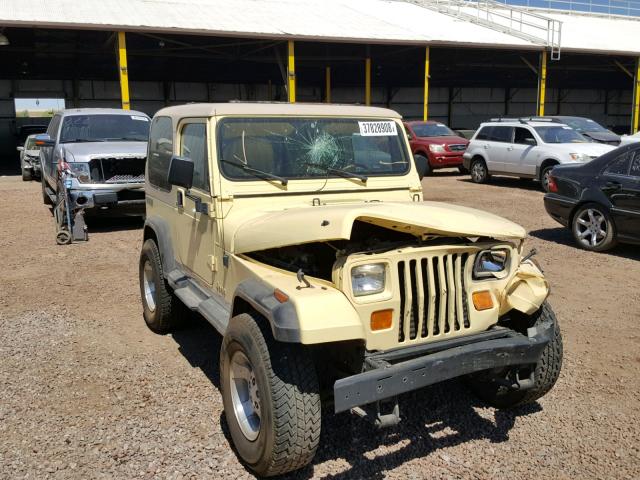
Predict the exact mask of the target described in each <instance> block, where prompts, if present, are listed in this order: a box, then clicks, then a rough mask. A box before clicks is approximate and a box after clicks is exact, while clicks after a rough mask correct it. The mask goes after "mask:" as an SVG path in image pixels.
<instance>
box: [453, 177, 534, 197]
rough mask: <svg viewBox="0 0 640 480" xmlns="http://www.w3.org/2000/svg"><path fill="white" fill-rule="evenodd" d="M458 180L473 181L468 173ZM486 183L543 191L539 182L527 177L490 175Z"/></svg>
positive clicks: (494, 185) (502, 186) (495, 185)
mask: <svg viewBox="0 0 640 480" xmlns="http://www.w3.org/2000/svg"><path fill="white" fill-rule="evenodd" d="M458 181H459V182H466V183H473V182H472V181H471V179H470V178H469V176H468V175H467V176H466V177H465V178H460V179H458ZM487 185H491V186H493V187H501V188H520V189H522V190H530V191H533V192H540V193H544V192H543V191H542V188H541V187H540V182H536V181H534V180H532V179H528V178H515V177H492V178H491V180H490V181H489V183H487Z"/></svg>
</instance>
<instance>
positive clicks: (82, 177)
mask: <svg viewBox="0 0 640 480" xmlns="http://www.w3.org/2000/svg"><path fill="white" fill-rule="evenodd" d="M67 165H69V170H71V173H73V174H74V175H75V177H76V178H77V179H78V181H79V182H80V183H90V182H91V172H90V170H89V164H88V163H82V162H68V163H67Z"/></svg>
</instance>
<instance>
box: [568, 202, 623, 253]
mask: <svg viewBox="0 0 640 480" xmlns="http://www.w3.org/2000/svg"><path fill="white" fill-rule="evenodd" d="M571 233H572V234H573V238H574V240H575V241H576V243H577V244H578V246H579V247H580V248H584V249H585V250H590V251H592V252H603V251H605V250H609V249H611V248H613V247H615V246H616V243H617V242H616V232H615V226H614V225H613V220H611V216H610V215H609V212H608V211H607V209H606V208H604V207H602V206H601V205H598V204H597V203H586V204H584V205H582V206H580V207H579V208H578V210H577V211H576V213H575V214H574V215H573V217H572V219H571Z"/></svg>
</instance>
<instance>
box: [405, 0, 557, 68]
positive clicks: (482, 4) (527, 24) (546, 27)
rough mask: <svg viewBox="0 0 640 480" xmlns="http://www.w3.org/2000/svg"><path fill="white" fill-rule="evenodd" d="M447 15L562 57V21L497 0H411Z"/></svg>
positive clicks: (553, 57) (553, 56) (555, 57)
mask: <svg viewBox="0 0 640 480" xmlns="http://www.w3.org/2000/svg"><path fill="white" fill-rule="evenodd" d="M412 3H415V4H417V5H421V6H423V7H425V8H429V9H430V10H435V11H437V12H439V13H443V14H445V15H450V16H452V17H456V18H460V19H463V20H466V21H468V22H471V23H476V24H478V25H482V26H484V27H487V28H491V29H493V30H496V31H499V32H502V33H506V34H509V35H513V36H514V37H518V38H522V39H523V40H528V41H530V42H532V43H536V44H538V45H544V46H546V47H548V48H549V49H550V50H551V59H552V60H560V41H561V37H562V22H561V21H559V20H556V19H554V18H551V17H546V16H544V15H540V14H539V13H534V12H531V11H529V10H525V9H522V8H519V7H515V6H512V5H507V4H505V3H501V2H499V1H495V0H412Z"/></svg>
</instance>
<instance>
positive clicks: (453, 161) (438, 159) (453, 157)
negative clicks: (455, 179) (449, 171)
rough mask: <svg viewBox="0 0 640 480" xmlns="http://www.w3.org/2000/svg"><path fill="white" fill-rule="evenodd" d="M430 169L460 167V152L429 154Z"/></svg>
mask: <svg viewBox="0 0 640 480" xmlns="http://www.w3.org/2000/svg"><path fill="white" fill-rule="evenodd" d="M429 164H430V165H431V168H434V169H435V168H448V167H459V166H461V165H462V152H455V153H451V152H447V153H439V154H436V153H429Z"/></svg>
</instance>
